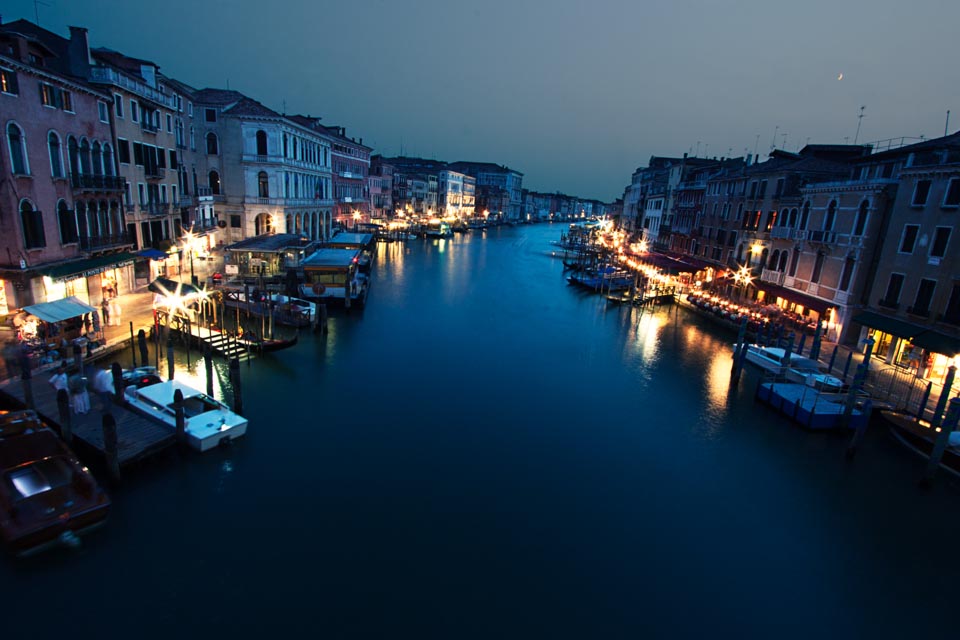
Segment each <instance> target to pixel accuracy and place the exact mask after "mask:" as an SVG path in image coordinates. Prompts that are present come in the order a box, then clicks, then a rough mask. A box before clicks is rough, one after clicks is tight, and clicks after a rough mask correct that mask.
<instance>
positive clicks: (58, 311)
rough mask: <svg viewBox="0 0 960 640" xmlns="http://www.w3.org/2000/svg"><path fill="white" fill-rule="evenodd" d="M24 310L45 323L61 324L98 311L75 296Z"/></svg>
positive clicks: (31, 306)
mask: <svg viewBox="0 0 960 640" xmlns="http://www.w3.org/2000/svg"><path fill="white" fill-rule="evenodd" d="M23 310H24V311H26V312H27V313H30V314H33V315H35V316H37V317H38V318H40V319H41V320H43V321H44V322H61V321H63V320H69V319H70V318H76V317H77V316H82V315H83V314H85V313H90V312H91V311H96V309H95V308H94V307H91V306H90V305H88V304H86V303H85V302H81V301H80V300H78V299H77V298H76V297H75V296H70V297H69V298H64V299H63V300H54V301H53V302H41V303H40V304H32V305H30V306H29V307H24V308H23Z"/></svg>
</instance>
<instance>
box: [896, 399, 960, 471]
mask: <svg viewBox="0 0 960 640" xmlns="http://www.w3.org/2000/svg"><path fill="white" fill-rule="evenodd" d="M879 413H880V417H881V419H882V420H883V421H884V422H886V423H887V424H888V425H889V427H890V432H891V433H892V434H893V437H895V438H896V439H897V440H898V441H899V442H900V443H901V444H903V445H904V446H905V447H907V448H908V449H910V450H911V451H913V452H914V453H916V454H917V455H919V456H921V457H923V458H924V459H927V460H929V459H930V454H931V453H932V452H933V448H934V446H935V444H936V441H937V437H938V436H939V435H940V434H939V433H938V431H939V429H935V428H934V427H933V426H931V424H930V423H929V422H928V421H926V420H923V421H921V420H917V419H916V418H914V417H913V416H911V415H908V414H906V413H903V412H900V411H891V410H886V409H884V410H881V411H880V412H879ZM940 468H941V469H943V470H945V471H948V472H949V473H951V474H953V475H955V476H958V477H960V432H958V431H954V432H952V433H951V434H950V435H949V436H948V437H947V446H946V448H945V449H944V451H943V457H941V458H940Z"/></svg>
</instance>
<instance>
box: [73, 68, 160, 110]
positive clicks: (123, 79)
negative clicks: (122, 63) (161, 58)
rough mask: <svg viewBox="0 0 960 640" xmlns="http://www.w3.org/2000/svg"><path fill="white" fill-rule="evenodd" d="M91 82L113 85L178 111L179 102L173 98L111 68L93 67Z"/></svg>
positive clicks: (91, 69)
mask: <svg viewBox="0 0 960 640" xmlns="http://www.w3.org/2000/svg"><path fill="white" fill-rule="evenodd" d="M90 80H91V81H92V82H95V83H98V84H112V85H114V86H117V87H121V88H123V89H126V90H127V91H129V92H131V93H135V94H136V95H138V96H140V97H141V98H146V99H147V100H151V101H153V102H155V103H157V104H159V105H161V106H164V107H167V108H168V109H171V110H176V108H177V101H176V100H175V99H174V97H173V96H168V95H164V94H162V93H160V92H159V91H157V90H156V89H154V88H153V87H151V86H148V85H147V84H145V83H143V82H138V81H136V80H134V79H133V78H131V77H130V76H127V75H125V74H122V73H120V72H118V71H115V70H114V69H111V68H110V67H91V68H90Z"/></svg>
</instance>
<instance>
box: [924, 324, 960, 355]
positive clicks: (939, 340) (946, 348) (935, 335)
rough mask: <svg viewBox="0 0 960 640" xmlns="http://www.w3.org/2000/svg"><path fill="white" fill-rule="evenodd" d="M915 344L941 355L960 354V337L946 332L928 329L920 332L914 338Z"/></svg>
mask: <svg viewBox="0 0 960 640" xmlns="http://www.w3.org/2000/svg"><path fill="white" fill-rule="evenodd" d="M912 342H913V344H914V345H916V346H918V347H921V348H923V349H926V350H927V351H931V352H933V353H939V354H940V355H944V356H949V357H951V358H953V357H956V356H958V355H960V338H958V337H956V336H948V335H947V334H945V333H940V332H939V331H934V330H932V329H927V330H926V331H924V332H923V333H918V334H917V335H916V336H914V338H913V341H912Z"/></svg>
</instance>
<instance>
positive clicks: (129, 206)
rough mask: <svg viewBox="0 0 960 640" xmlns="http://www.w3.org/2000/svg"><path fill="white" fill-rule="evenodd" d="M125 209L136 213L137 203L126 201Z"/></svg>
mask: <svg viewBox="0 0 960 640" xmlns="http://www.w3.org/2000/svg"><path fill="white" fill-rule="evenodd" d="M123 210H124V211H126V212H127V213H134V212H135V211H136V210H137V205H135V204H133V203H132V202H124V203H123Z"/></svg>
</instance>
